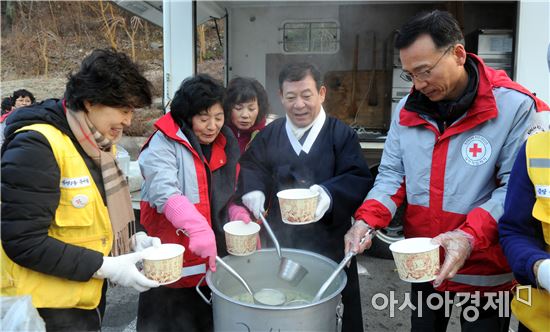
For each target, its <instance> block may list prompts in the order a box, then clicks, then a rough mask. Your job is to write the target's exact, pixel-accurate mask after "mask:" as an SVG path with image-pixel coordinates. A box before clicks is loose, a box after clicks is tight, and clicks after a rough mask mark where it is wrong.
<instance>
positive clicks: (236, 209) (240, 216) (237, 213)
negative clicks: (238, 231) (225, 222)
mask: <svg viewBox="0 0 550 332" xmlns="http://www.w3.org/2000/svg"><path fill="white" fill-rule="evenodd" d="M228 213H229V220H231V221H234V220H242V221H244V223H245V224H248V223H249V222H250V221H252V219H251V218H250V213H248V210H247V209H246V208H244V207H242V206H240V205H236V204H230V205H229V209H228Z"/></svg>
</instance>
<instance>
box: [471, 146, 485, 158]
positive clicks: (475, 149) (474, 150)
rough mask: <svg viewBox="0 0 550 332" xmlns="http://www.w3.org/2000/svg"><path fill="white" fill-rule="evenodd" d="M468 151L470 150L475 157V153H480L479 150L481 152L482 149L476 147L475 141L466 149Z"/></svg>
mask: <svg viewBox="0 0 550 332" xmlns="http://www.w3.org/2000/svg"><path fill="white" fill-rule="evenodd" d="M468 151H470V153H471V154H472V156H473V157H474V158H475V157H477V154H478V153H480V152H483V149H482V148H480V147H478V146H477V143H474V146H473V147H471V148H470V149H468Z"/></svg>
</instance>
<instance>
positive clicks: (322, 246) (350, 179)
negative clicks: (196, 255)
mask: <svg viewBox="0 0 550 332" xmlns="http://www.w3.org/2000/svg"><path fill="white" fill-rule="evenodd" d="M285 123H286V119H285V118H282V119H278V120H275V121H274V122H273V123H271V124H270V125H269V126H267V127H266V128H265V129H264V130H262V131H261V132H260V133H259V134H258V135H257V136H256V138H255V139H254V140H253V141H252V144H251V145H250V148H249V149H248V150H247V151H246V152H245V153H244V155H243V156H242V157H241V160H240V164H241V171H240V175H239V184H238V195H239V196H242V195H243V194H246V193H248V192H251V191H254V190H261V191H262V192H263V193H264V194H265V196H266V205H268V206H266V210H267V209H268V208H269V211H268V221H269V222H270V226H271V227H272V228H273V231H274V232H275V234H276V235H277V239H278V240H279V242H280V244H281V246H282V247H287V248H297V249H304V250H310V251H313V252H317V253H319V254H321V255H325V256H327V257H330V258H332V259H334V260H336V261H340V260H341V259H342V258H343V256H344V235H345V233H346V231H347V230H348V229H349V228H350V227H351V223H350V221H351V216H352V215H353V213H354V211H355V210H356V209H357V208H358V207H359V205H360V204H361V203H362V201H363V199H364V197H365V196H366V194H367V192H368V191H369V190H370V188H371V187H372V177H371V174H370V171H369V168H368V166H367V163H366V161H365V159H364V158H363V155H362V154H361V148H360V145H359V141H358V139H357V135H356V134H355V132H354V131H353V130H352V129H351V128H350V127H349V126H347V125H346V124H344V123H343V122H341V121H339V120H337V119H334V118H330V117H327V118H326V121H325V123H324V125H323V127H322V129H321V131H320V132H319V135H318V136H317V139H316V140H315V143H314V144H313V146H312V148H311V150H310V151H309V153H308V154H306V153H305V152H304V151H301V153H300V155H296V153H295V152H294V150H293V149H292V146H291V144H290V141H289V139H288V136H287V134H286V130H285ZM314 184H318V185H321V186H323V187H324V188H326V189H327V190H328V191H329V195H330V196H331V198H332V205H331V209H330V210H329V211H327V212H326V214H325V215H324V217H323V218H322V219H321V220H319V221H318V222H316V223H311V224H307V225H299V226H295V225H287V224H285V223H283V222H282V221H281V216H280V209H279V203H278V200H277V196H276V195H277V192H278V191H280V190H284V189H290V188H309V187H310V186H312V185H314Z"/></svg>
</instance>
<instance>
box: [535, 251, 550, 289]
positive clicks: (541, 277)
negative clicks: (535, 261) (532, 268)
mask: <svg viewBox="0 0 550 332" xmlns="http://www.w3.org/2000/svg"><path fill="white" fill-rule="evenodd" d="M537 282H538V283H539V286H540V287H542V288H544V289H546V290H548V291H550V258H549V259H545V260H543V261H542V263H540V264H539V268H538V269H537Z"/></svg>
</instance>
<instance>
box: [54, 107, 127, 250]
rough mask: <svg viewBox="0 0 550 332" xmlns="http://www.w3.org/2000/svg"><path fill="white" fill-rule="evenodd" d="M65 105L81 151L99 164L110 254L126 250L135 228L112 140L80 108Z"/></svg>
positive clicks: (125, 186) (68, 119)
mask: <svg viewBox="0 0 550 332" xmlns="http://www.w3.org/2000/svg"><path fill="white" fill-rule="evenodd" d="M65 109H66V116H67V122H68V123H69V127H70V128H71V131H72V133H73V134H74V135H75V137H76V139H77V140H78V143H79V144H80V146H81V147H82V149H83V150H84V152H85V153H86V154H87V155H88V156H89V157H90V158H92V160H93V161H94V163H95V164H96V165H98V166H99V167H100V168H101V175H102V177H103V185H104V186H105V196H106V197H107V210H108V211H109V218H110V220H111V227H112V230H113V236H114V239H113V247H112V250H111V255H112V256H119V255H122V254H125V253H128V252H130V237H131V235H132V234H131V230H135V221H134V213H133V210H132V201H131V199H130V191H129V190H128V183H127V182H126V179H125V177H124V174H123V173H122V171H121V170H120V168H119V166H118V164H117V162H116V159H115V156H114V155H113V150H112V146H113V142H112V141H110V140H109V139H107V138H106V137H104V136H103V135H102V134H101V133H100V132H99V131H98V130H97V129H96V128H95V127H94V125H93V124H92V123H91V122H90V120H89V118H88V114H87V113H86V112H84V111H73V110H71V109H68V108H65Z"/></svg>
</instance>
